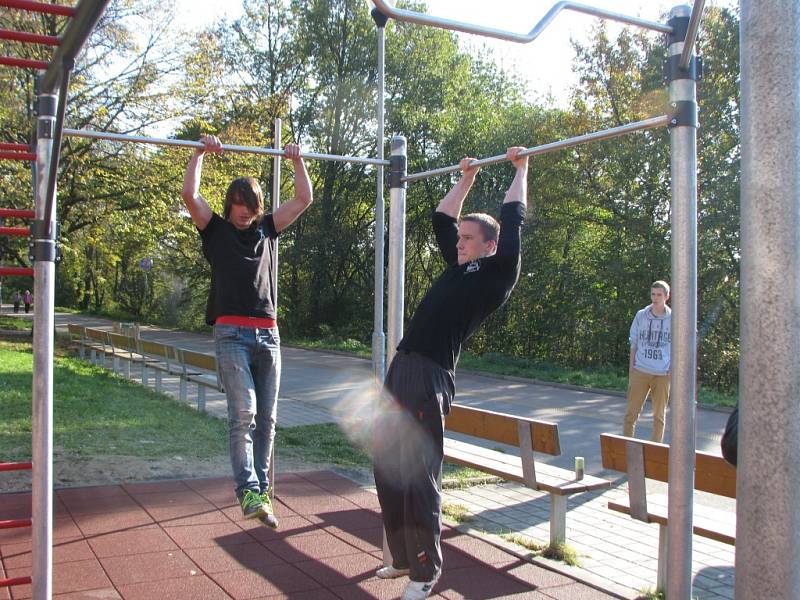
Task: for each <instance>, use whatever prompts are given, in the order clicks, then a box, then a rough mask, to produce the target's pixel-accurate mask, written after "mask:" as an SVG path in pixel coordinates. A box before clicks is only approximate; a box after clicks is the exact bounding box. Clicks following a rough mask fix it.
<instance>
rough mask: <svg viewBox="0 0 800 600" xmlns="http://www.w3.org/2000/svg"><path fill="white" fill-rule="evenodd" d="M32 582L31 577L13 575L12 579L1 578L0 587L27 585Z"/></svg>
mask: <svg viewBox="0 0 800 600" xmlns="http://www.w3.org/2000/svg"><path fill="white" fill-rule="evenodd" d="M26 583H31V578H30V577H12V578H11V579H0V588H2V587H11V586H12V585H25V584H26Z"/></svg>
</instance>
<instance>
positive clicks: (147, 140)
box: [64, 129, 389, 166]
mask: <svg viewBox="0 0 800 600" xmlns="http://www.w3.org/2000/svg"><path fill="white" fill-rule="evenodd" d="M64 135H70V136H73V137H82V138H92V139H98V140H111V141H115V142H133V143H136V144H155V145H157V146H180V147H182V148H202V147H203V143H202V142H192V141H190V140H173V139H167V138H153V137H144V136H140V135H126V134H123V133H111V132H108V131H91V130H88V129H65V130H64ZM222 149H223V150H227V151H228V152H245V153H249V154H264V155H267V156H283V155H284V152H283V150H277V149H275V148H259V147H256V146H234V145H231V144H223V145H222ZM300 156H302V157H303V158H307V159H310V160H333V161H337V160H338V161H341V162H350V163H360V164H366V165H383V166H389V161H388V160H381V159H378V158H367V157H363V156H339V155H337V154H318V153H316V152H303V153H301V154H300Z"/></svg>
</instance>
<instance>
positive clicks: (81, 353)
mask: <svg viewBox="0 0 800 600" xmlns="http://www.w3.org/2000/svg"><path fill="white" fill-rule="evenodd" d="M78 356H79V357H80V359H81V360H85V359H86V348H85V347H84V346H83V344H78Z"/></svg>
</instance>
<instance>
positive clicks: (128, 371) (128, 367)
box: [125, 358, 132, 379]
mask: <svg viewBox="0 0 800 600" xmlns="http://www.w3.org/2000/svg"><path fill="white" fill-rule="evenodd" d="M131 362H132V361H131V359H130V358H129V359H127V360H126V361H125V377H127V378H128V379H131Z"/></svg>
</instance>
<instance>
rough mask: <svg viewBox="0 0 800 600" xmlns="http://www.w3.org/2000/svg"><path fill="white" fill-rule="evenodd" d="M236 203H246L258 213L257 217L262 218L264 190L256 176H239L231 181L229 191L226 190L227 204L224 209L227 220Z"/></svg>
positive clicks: (224, 216) (223, 212)
mask: <svg viewBox="0 0 800 600" xmlns="http://www.w3.org/2000/svg"><path fill="white" fill-rule="evenodd" d="M234 204H244V205H245V206H246V207H247V208H248V209H250V212H252V213H253V214H255V215H256V219H260V218H261V216H262V214H263V212H264V192H262V191H261V186H260V185H258V181H256V180H255V178H254V177H239V178H237V179H234V180H233V181H231V184H230V185H229V186H228V191H227V192H225V206H224V208H223V211H222V216H223V218H224V219H225V220H226V221H227V220H228V217H230V215H231V206H232V205H234Z"/></svg>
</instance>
